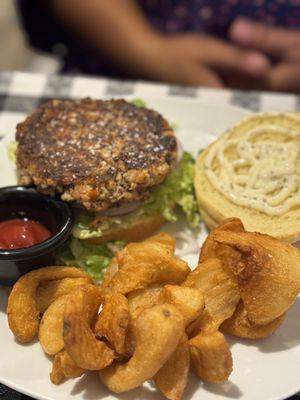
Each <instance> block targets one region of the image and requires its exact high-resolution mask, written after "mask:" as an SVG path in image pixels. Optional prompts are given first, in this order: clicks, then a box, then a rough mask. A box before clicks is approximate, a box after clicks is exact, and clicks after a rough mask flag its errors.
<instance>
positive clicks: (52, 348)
mask: <svg viewBox="0 0 300 400" xmlns="http://www.w3.org/2000/svg"><path fill="white" fill-rule="evenodd" d="M67 297H68V295H65V296H61V297H58V298H57V299H56V300H55V301H54V302H53V303H52V304H51V305H50V307H49V308H47V310H46V312H45V314H44V315H43V318H42V320H41V323H40V329H39V341H40V344H41V346H42V348H43V350H44V352H45V353H47V354H56V353H58V352H59V351H61V350H62V349H63V348H64V340H63V313H64V309H65V304H66V300H67Z"/></svg>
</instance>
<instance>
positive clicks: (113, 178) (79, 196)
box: [16, 99, 177, 212]
mask: <svg viewBox="0 0 300 400" xmlns="http://www.w3.org/2000/svg"><path fill="white" fill-rule="evenodd" d="M16 140H17V142H18V149H17V166H18V171H19V182H20V184H24V185H28V184H34V185H36V186H37V188H38V190H40V191H42V192H44V193H49V194H52V195H54V194H56V193H59V194H61V198H62V199H63V200H66V201H74V202H76V203H77V204H79V205H80V206H83V207H84V208H86V209H88V210H91V211H97V212H98V211H104V210H106V209H107V208H110V207H114V206H118V205H120V204H122V203H125V202H131V201H135V200H143V199H145V198H147V197H148V195H149V193H150V189H151V188H152V187H153V186H155V185H158V184H159V183H161V182H162V181H163V180H164V179H165V177H166V176H167V175H168V174H169V173H170V172H171V171H172V170H173V169H174V167H175V165H176V157H177V143H176V138H175V136H174V132H173V130H172V129H171V128H170V126H169V124H168V123H167V121H166V120H165V119H164V118H163V117H162V116H161V115H160V114H159V113H157V112H155V111H153V110H149V109H146V108H143V107H137V106H135V105H134V104H132V103H128V102H126V101H125V100H108V101H103V100H91V99H83V100H78V101H71V100H51V101H49V102H47V103H45V104H43V105H42V106H40V107H39V108H38V109H37V110H36V111H35V112H34V113H33V114H31V115H30V116H29V117H28V118H27V119H26V120H25V121H24V122H22V123H20V124H19V125H18V126H17V134H16Z"/></svg>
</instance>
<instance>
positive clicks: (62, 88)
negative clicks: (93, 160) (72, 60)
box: [0, 71, 300, 115]
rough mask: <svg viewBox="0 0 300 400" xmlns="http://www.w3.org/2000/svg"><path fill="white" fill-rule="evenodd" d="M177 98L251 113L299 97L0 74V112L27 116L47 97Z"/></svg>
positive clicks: (296, 105)
mask: <svg viewBox="0 0 300 400" xmlns="http://www.w3.org/2000/svg"><path fill="white" fill-rule="evenodd" d="M143 94H144V95H153V96H157V97H168V96H170V97H173V96H181V97H187V98H194V99H200V100H202V101H209V102H214V103H217V104H232V105H235V106H239V107H244V108H248V109H251V110H253V111H299V110H300V96H296V95H289V94H278V93H276V94H272V93H264V92H262V93H261V92H243V91H234V90H233V91H230V90H214V89H208V88H193V87H182V86H168V85H161V84H153V83H145V82H134V81H119V80H111V79H104V78H100V79H98V78H88V77H82V76H74V77H71V76H56V75H51V76H45V75H40V74H27V73H23V72H5V71H4V72H0V112H1V114H2V115H3V114H5V113H22V114H27V113H29V112H30V111H32V110H33V109H34V108H35V107H36V106H37V105H39V104H40V103H41V102H43V101H46V100H48V99H50V98H55V97H56V98H81V97H86V96H90V97H93V98H103V97H106V98H107V97H113V96H120V97H121V96H127V95H134V96H142V95H143Z"/></svg>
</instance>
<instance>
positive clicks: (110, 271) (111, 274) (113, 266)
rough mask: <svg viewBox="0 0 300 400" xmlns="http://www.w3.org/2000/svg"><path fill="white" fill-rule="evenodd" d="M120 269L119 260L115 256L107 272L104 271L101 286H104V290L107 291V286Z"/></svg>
mask: <svg viewBox="0 0 300 400" xmlns="http://www.w3.org/2000/svg"><path fill="white" fill-rule="evenodd" d="M118 270H119V265H118V261H117V259H116V257H113V258H112V259H111V260H110V262H109V264H108V266H107V268H106V270H105V273H104V277H103V280H102V284H101V288H102V290H103V292H105V291H107V289H106V288H107V287H108V286H109V284H110V281H111V280H112V278H113V277H114V276H115V275H116V273H117V272H118Z"/></svg>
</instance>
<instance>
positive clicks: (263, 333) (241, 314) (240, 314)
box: [221, 301, 286, 339]
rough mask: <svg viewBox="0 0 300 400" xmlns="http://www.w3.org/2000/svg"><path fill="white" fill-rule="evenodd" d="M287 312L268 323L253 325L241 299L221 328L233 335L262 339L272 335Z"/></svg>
mask: <svg viewBox="0 0 300 400" xmlns="http://www.w3.org/2000/svg"><path fill="white" fill-rule="evenodd" d="M285 316H286V314H283V315H281V316H280V317H278V318H276V319H274V320H273V321H271V322H269V323H268V324H267V325H253V324H251V322H250V321H249V319H248V316H247V311H246V310H245V308H244V304H243V302H242V301H241V302H240V303H239V305H238V306H237V309H236V310H235V312H234V314H233V315H232V317H230V318H229V319H227V320H226V321H224V322H223V324H222V325H221V328H222V329H223V330H224V331H225V332H226V333H230V334H231V335H234V336H237V337H241V338H245V339H262V338H265V337H268V336H271V335H272V334H273V333H274V332H275V331H276V330H277V329H278V328H279V326H280V325H281V324H282V322H283V321H284V318H285Z"/></svg>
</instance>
